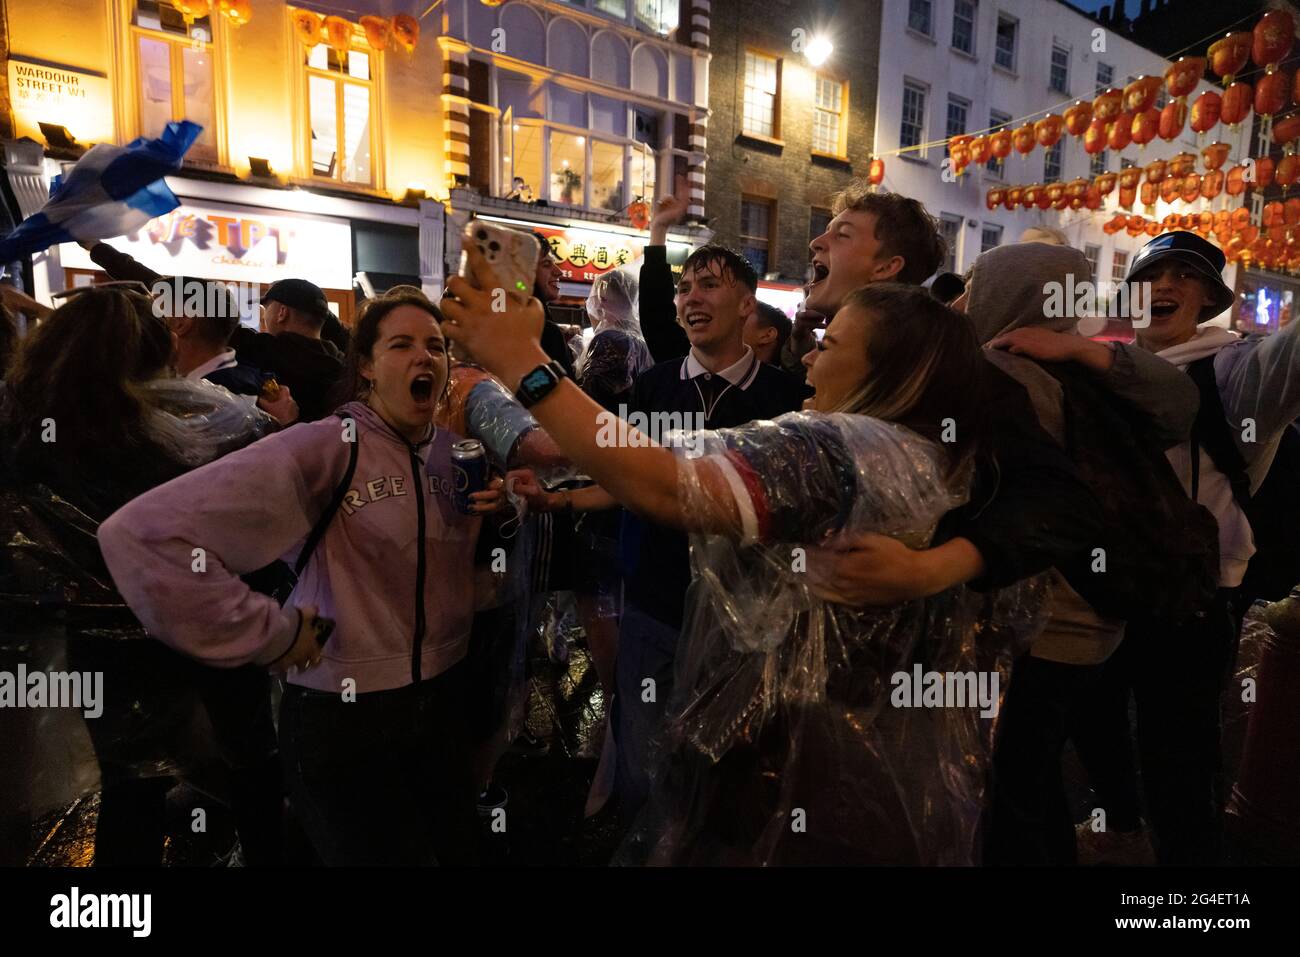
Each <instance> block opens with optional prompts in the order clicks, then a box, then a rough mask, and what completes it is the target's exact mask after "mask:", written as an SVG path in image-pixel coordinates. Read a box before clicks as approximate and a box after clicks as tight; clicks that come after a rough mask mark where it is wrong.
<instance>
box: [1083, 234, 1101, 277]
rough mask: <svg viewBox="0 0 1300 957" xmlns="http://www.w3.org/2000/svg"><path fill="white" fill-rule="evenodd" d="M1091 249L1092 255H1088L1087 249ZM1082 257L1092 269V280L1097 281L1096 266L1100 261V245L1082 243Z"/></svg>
mask: <svg viewBox="0 0 1300 957" xmlns="http://www.w3.org/2000/svg"><path fill="white" fill-rule="evenodd" d="M1090 249H1091V250H1092V255H1091V256H1089V255H1088V250H1090ZM1083 258H1084V259H1086V260H1088V268H1089V269H1091V270H1092V279H1093V282H1096V281H1097V267H1098V266H1099V265H1100V263H1101V246H1099V245H1097V244H1096V243H1084V244H1083Z"/></svg>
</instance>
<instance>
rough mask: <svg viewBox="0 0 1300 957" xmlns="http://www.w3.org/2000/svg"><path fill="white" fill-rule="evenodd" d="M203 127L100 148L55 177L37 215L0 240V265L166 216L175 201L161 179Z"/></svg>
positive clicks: (174, 127)
mask: <svg viewBox="0 0 1300 957" xmlns="http://www.w3.org/2000/svg"><path fill="white" fill-rule="evenodd" d="M201 132H203V127H201V126H199V125H198V124H197V123H191V122H190V121H189V120H181V121H180V122H179V123H168V124H167V127H166V129H164V130H163V134H162V136H160V137H158V138H157V139H154V140H151V139H146V138H144V137H143V136H142V137H140V138H139V139H137V140H133V141H131V142H130V143H128V144H127V145H126V146H113V145H111V144H108V143H100V144H97V145H96V146H92V147H91V148H90V149H89V150H87V151H86V155H84V156H83V157H81V159H79V160H77V162H76V164H75V165H74V166H73V167H72V169H70V170H69V171H68V174H67V176H66V177H58V176H56V177H55V178H54V180H53V182H51V184H50V198H49V200H48V201H47V202H46V204H45V205H44V206H43V207H41V211H40V212H39V213H36V214H34V215H32V216H29V217H27V219H25V220H23V221H22V223H21V224H20V225H19V226H18V228H17V229H15V230H14V231H13V232H12V233H10V234H9V235H8V236H6V237H4V239H0V263H7V262H13V261H14V260H15V259H22V258H24V257H26V256H30V255H32V254H33V253H38V252H40V251H41V250H43V249H48V248H49V247H50V246H53V245H54V244H55V243H67V242H82V241H86V240H100V239H112V238H113V237H115V236H121V235H123V234H125V233H129V232H132V231H134V230H137V229H139V228H140V227H142V226H144V224H145V223H147V222H149V220H151V219H153V218H154V217H155V216H161V215H163V214H164V213H170V212H171V211H172V210H173V209H175V208H176V207H177V206H179V205H180V200H178V199H177V198H176V195H175V194H174V193H173V192H172V191H171V189H170V188H168V186H167V183H166V182H165V181H164V180H163V177H164V176H166V175H167V174H169V173H174V172H176V171H177V170H179V169H180V168H181V161H182V160H183V159H184V158H185V153H186V151H187V150H188V149H189V148H190V147H191V146H193V145H194V141H195V140H196V139H198V136H199V134H200V133H201Z"/></svg>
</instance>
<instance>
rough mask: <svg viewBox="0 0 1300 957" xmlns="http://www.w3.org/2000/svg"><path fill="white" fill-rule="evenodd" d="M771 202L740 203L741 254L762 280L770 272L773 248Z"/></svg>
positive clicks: (742, 201) (746, 201) (749, 200)
mask: <svg viewBox="0 0 1300 957" xmlns="http://www.w3.org/2000/svg"><path fill="white" fill-rule="evenodd" d="M772 206H773V203H772V201H771V200H766V199H742V200H741V201H740V253H741V255H742V256H744V257H745V258H746V259H748V260H749V264H750V265H751V266H753V267H754V272H756V273H758V277H759V278H760V279H761V278H763V276H765V275H766V274H767V272H768V265H769V263H770V261H771V260H770V253H771V248H772V220H773V218H774V217H773V215H772Z"/></svg>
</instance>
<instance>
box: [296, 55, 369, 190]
mask: <svg viewBox="0 0 1300 957" xmlns="http://www.w3.org/2000/svg"><path fill="white" fill-rule="evenodd" d="M364 43H365V40H364V37H363V36H362V35H361V34H360V31H359V30H358V31H356V36H355V38H354V42H353V46H352V48H351V49H350V50H348V51H347V53H346V54H344V55H341V54H340V53H339V52H338V51H336V50H335V49H333V48H332V47H330V46H328V45H326V44H324V43H318V44H316V45H315V46H314V47H312V48H311V49H310V50H307V51H304V62H305V65H306V69H307V135H308V137H309V138H310V151H309V155H310V158H311V173H312V176H318V177H321V178H325V179H333V180H338V181H339V182H342V183H356V184H360V185H362V186H373V185H374V184H375V165H376V163H375V135H374V122H373V118H374V115H375V109H374V70H375V68H376V67H377V63H376V62H375V60H376V54H374V53H373V52H371V51H370V50H368V49H366V48H365V47H364Z"/></svg>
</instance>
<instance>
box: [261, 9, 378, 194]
mask: <svg viewBox="0 0 1300 957" xmlns="http://www.w3.org/2000/svg"><path fill="white" fill-rule="evenodd" d="M290 9H291V8H289V7H286V8H285V10H286V13H287V12H289V11H290ZM352 27H353V29H352V46H351V47H350V48H349V51H348V52H349V53H351V52H352V51H353V50H356V51H357V52H360V53H364V54H365V55H366V56H367V57H368V58H369V63H370V68H369V72H370V78H369V79H368V80H361V79H357V78H356V77H353V76H350V75H343V74H337V73H331V72H330V71H329V70H328V69H325V70H322V69H320V68H318V67H313V66H311V65H310V64H309V63H308V56H309V54H310V53H311V51H310V50H309V49H308V48H307V47H306V46H305V45H304V44H303V43H302V41H301V40H300V39H298V38H297V37H296V36H295V38H294V41H293V45H294V53H295V55H296V56H297V57H298V59H297V61H296V62H297V63H298V64H299V68H298V70H297V77H298V81H297V83H296V84H295V88H296V89H297V90H298V95H299V103H300V107H301V115H300V117H299V123H300V127H301V132H300V133H299V134H298V136H297V137H296V142H297V143H298V147H299V149H300V150H301V151H302V158H303V161H302V164H301V167H300V168H301V170H302V171H303V177H302V178H303V180H304V181H306V182H310V183H316V184H319V183H322V182H326V183H329V184H330V185H331V187H332V188H342V189H353V190H364V191H365V192H382V191H383V190H384V172H385V170H384V165H385V163H384V154H383V152H382V145H383V140H382V137H381V134H380V128H379V126H380V122H381V110H380V104H381V103H382V98H381V96H380V93H381V79H380V78H381V77H382V75H383V68H384V59H383V58H384V53H383V51H379V50H372V49H371V48H370V47H369V45H368V44H367V43H366V40H365V33H364V32H363V31H362V30H361V28H360V26H359V25H357V24H355V23H354V24H352ZM318 45H322V44H318ZM326 56H327V58H328V53H327V54H326ZM312 77H319V78H321V79H325V80H330V81H332V82H333V83H334V122H335V130H336V133H335V138H336V141H335V162H334V165H335V169H334V171H333V172H332V173H331V174H330V175H328V176H326V175H323V174H321V173H317V172H316V170H315V167H314V164H313V162H312V150H311V78H312ZM348 84H352V85H354V86H363V87H365V88H366V89H367V90H368V91H369V96H370V113H369V122H368V124H367V127H368V132H369V138H370V182H368V183H358V182H353V181H350V180H345V179H343V166H344V165H345V164H344V163H342V162H341V160H342V158H343V149H344V143H343V140H344V139H345V137H346V126H345V125H344V122H343V121H344V97H343V91H344V89H345V88H346V86H347V85H348Z"/></svg>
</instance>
